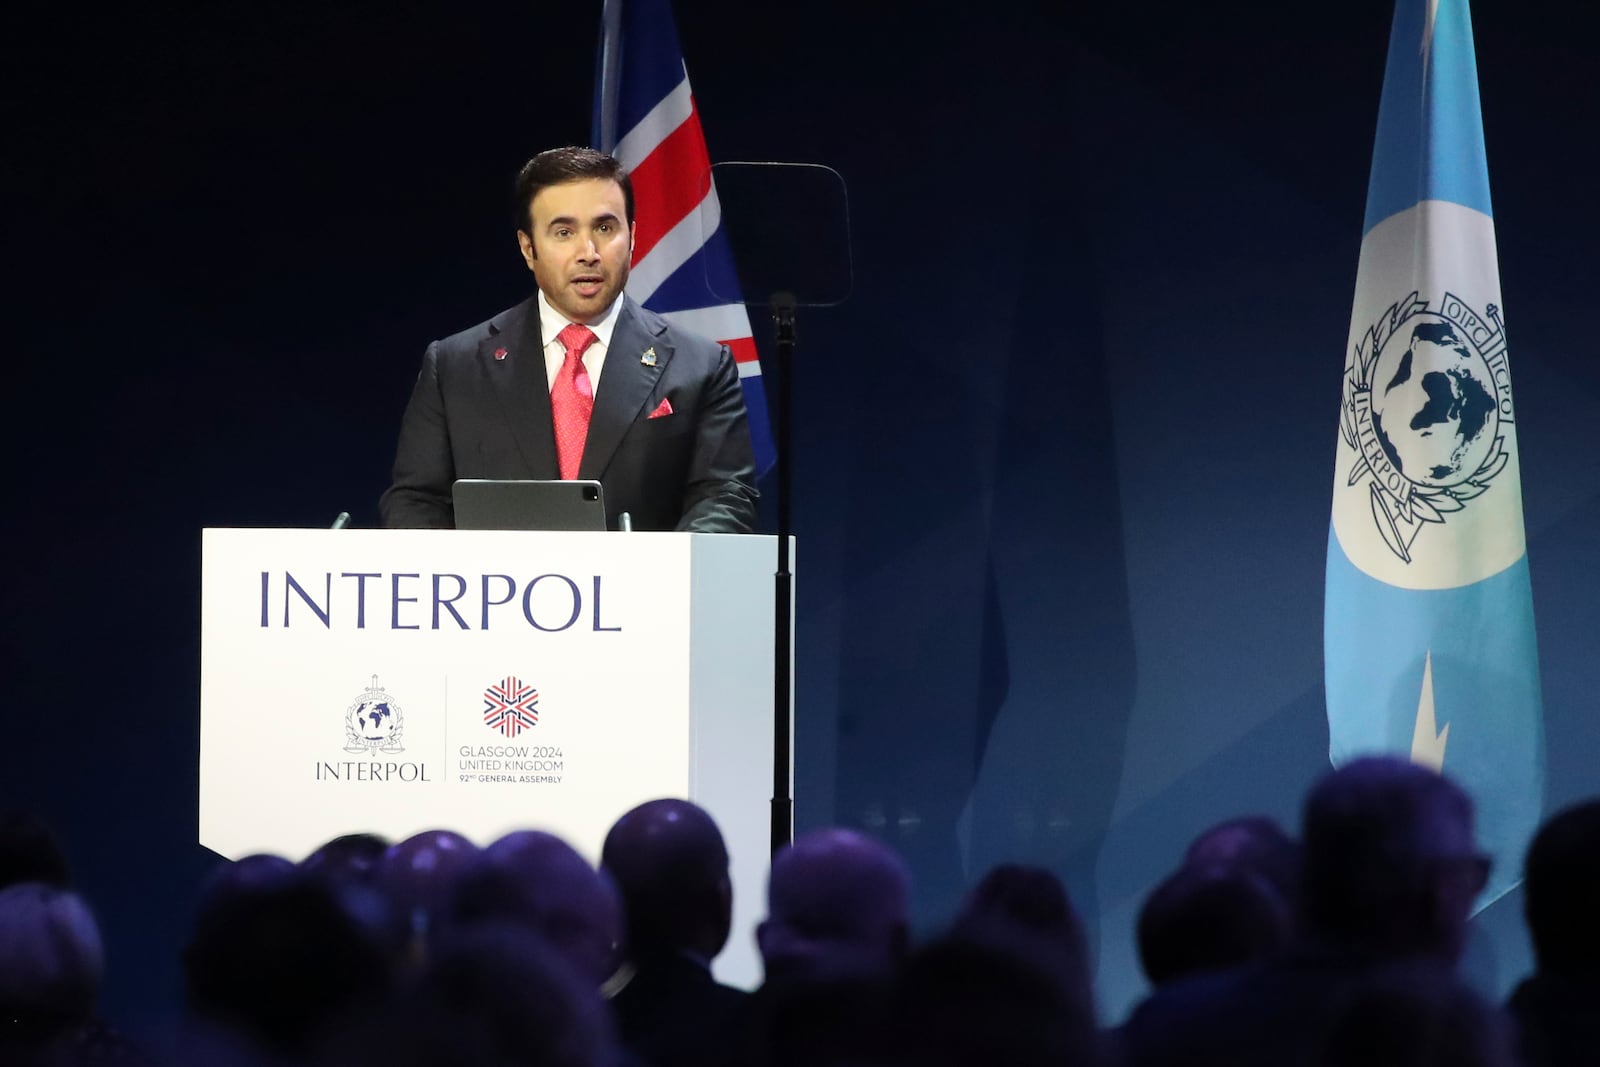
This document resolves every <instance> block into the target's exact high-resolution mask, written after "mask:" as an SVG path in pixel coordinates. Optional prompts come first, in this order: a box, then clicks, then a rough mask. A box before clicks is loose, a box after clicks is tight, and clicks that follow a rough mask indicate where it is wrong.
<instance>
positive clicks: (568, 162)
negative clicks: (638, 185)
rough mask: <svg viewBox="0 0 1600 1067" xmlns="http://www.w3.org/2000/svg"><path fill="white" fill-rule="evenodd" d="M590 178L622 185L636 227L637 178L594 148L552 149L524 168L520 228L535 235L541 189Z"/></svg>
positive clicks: (519, 183) (519, 193)
mask: <svg viewBox="0 0 1600 1067" xmlns="http://www.w3.org/2000/svg"><path fill="white" fill-rule="evenodd" d="M590 178H609V179H611V180H612V181H614V182H616V183H617V184H618V185H620V186H622V203H623V207H624V210H625V211H626V212H627V215H628V226H629V227H632V226H633V179H632V178H630V177H629V176H628V170H627V168H626V167H624V166H623V165H622V164H621V163H619V162H618V161H617V159H616V157H615V156H608V155H606V154H605V153H604V152H597V151H595V150H594V149H593V148H578V147H576V146H569V147H567V148H552V149H549V150H548V151H544V152H540V153H539V154H538V155H536V156H534V157H533V158H532V159H530V160H528V162H526V163H524V164H523V165H522V170H521V171H520V172H518V174H517V206H516V218H517V229H519V230H521V231H522V232H523V233H526V234H529V235H530V236H531V235H532V234H533V198H534V197H535V196H537V195H539V190H540V189H544V188H547V187H548V186H551V185H565V184H566V183H568V182H581V181H587V180H588V179H590Z"/></svg>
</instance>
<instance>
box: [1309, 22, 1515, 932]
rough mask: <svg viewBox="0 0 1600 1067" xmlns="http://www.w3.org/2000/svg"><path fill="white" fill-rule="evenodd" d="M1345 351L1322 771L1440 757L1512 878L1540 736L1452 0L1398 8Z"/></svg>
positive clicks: (1503, 375)
mask: <svg viewBox="0 0 1600 1067" xmlns="http://www.w3.org/2000/svg"><path fill="white" fill-rule="evenodd" d="M1364 231H1365V232H1364V236H1363V238H1362V242H1361V258H1360V264H1359V267H1358V269H1357V272H1356V293H1355V303H1354V307H1353V308H1352V310H1351V316H1350V340H1349V346H1348V353H1347V355H1346V357H1345V372H1344V396H1343V403H1342V406H1341V412H1340V415H1341V422H1340V434H1339V441H1338V458H1337V460H1336V463H1335V470H1334V481H1333V522H1332V529H1331V531H1330V534H1329V538H1328V576H1327V599H1326V604H1325V616H1324V625H1323V635H1324V653H1325V659H1326V664H1325V670H1326V681H1327V698H1328V727H1329V734H1330V736H1331V752H1330V755H1331V756H1332V759H1333V762H1334V763H1335V764H1341V763H1344V762H1346V761H1348V760H1350V759H1352V758H1353V757H1355V756H1358V755H1361V754H1364V753H1371V752H1389V753H1405V754H1409V755H1410V757H1411V758H1412V759H1414V760H1416V761H1417V762H1419V763H1426V764H1429V765H1432V766H1435V767H1442V769H1443V770H1444V772H1445V773H1446V774H1448V775H1449V776H1451V777H1452V778H1454V779H1455V780H1456V781H1457V782H1459V783H1461V784H1462V785H1463V786H1465V787H1466V788H1467V789H1468V790H1469V791H1470V792H1471V794H1472V796H1473V799H1474V800H1475V801H1476V803H1477V808H1478V840H1479V842H1480V844H1481V845H1482V846H1483V847H1484V848H1485V849H1486V850H1487V851H1488V852H1489V853H1490V854H1491V855H1492V856H1493V857H1494V860H1495V872H1494V874H1493V876H1492V878H1491V880H1490V883H1489V887H1488V890H1487V892H1486V894H1485V895H1484V896H1483V897H1482V898H1481V899H1480V904H1487V903H1488V902H1489V901H1491V900H1493V899H1495V898H1496V897H1498V896H1500V895H1501V894H1503V893H1504V892H1506V890H1508V889H1510V888H1512V887H1513V886H1514V885H1515V884H1516V882H1517V880H1518V878H1519V871H1520V868H1521V860H1522V854H1523V851H1524V850H1525V848H1526V846H1527V843H1528V840H1529V838H1530V836H1531V835H1532V833H1533V831H1534V830H1535V828H1536V827H1537V825H1538V821H1539V814H1540V808H1541V803H1542V797H1543V791H1544V727H1543V715H1542V710H1541V705H1540V693H1539V658H1538V649H1537V646H1536V644H1535V641H1534V630H1533V598H1532V593H1531V590H1530V587H1529V584H1528V557H1527V551H1526V544H1525V538H1524V532H1523V525H1522V483H1521V476H1520V473H1519V470H1518V462H1517V461H1518V458H1519V457H1518V447H1517V427H1516V418H1515V410H1514V408H1513V406H1512V394H1511V375H1510V368H1509V366H1508V364H1507V356H1508V349H1507V345H1506V330H1505V316H1504V313H1503V311H1502V305H1501V300H1500V271H1499V266H1498V265H1497V263H1496V256H1495V235H1494V221H1493V218H1492V215H1491V212H1490V207H1489V174H1488V166H1487V163H1486V159H1485V154H1484V145H1483V119H1482V114H1481V112H1480V110H1479V104H1478V73H1477V63H1476V60H1475V59H1474V55H1473V44H1472V22H1471V16H1470V14H1469V13H1468V10H1467V2H1466V0H1398V2H1397V4H1396V7H1395V15H1394V25H1393V27H1392V29H1391V35H1390V39H1389V62H1388V68H1387V71H1386V72H1385V74H1384V83H1383V99H1382V103H1381V104H1380V105H1379V108H1378V132H1377V138H1376V141H1375V144H1374V147H1373V154H1372V175H1371V180H1370V183H1369V185H1368V188H1367V217H1366V223H1365V227H1364Z"/></svg>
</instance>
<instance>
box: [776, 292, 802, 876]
mask: <svg viewBox="0 0 1600 1067" xmlns="http://www.w3.org/2000/svg"><path fill="white" fill-rule="evenodd" d="M796 306H797V301H796V300H795V295H794V294H793V293H788V292H783V293H774V294H772V319H773V322H774V323H775V324H776V325H777V335H778V337H777V340H778V343H777V359H778V395H777V396H776V397H775V398H774V400H775V403H774V404H773V405H772V413H773V421H774V422H775V423H776V424H777V425H776V426H775V427H774V428H773V431H774V434H773V435H774V437H775V438H776V443H777V452H778V456H777V471H776V475H777V483H778V486H777V488H778V570H777V573H775V574H774V575H773V582H774V585H773V594H774V596H773V607H772V610H773V619H772V632H773V647H772V852H773V854H774V855H776V854H777V852H778V850H779V849H781V848H783V847H784V846H785V845H787V844H789V842H790V841H791V840H792V839H793V838H794V797H793V796H792V795H791V786H792V782H791V776H790V774H789V764H790V761H791V756H790V734H791V733H792V726H793V723H794V708H793V699H794V687H793V681H792V679H793V669H794V668H793V663H792V649H793V632H794V575H793V574H791V573H790V570H789V567H790V560H789V531H790V522H789V381H790V366H791V364H792V363H793V362H794V334H795V331H794V318H795V308H796Z"/></svg>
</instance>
